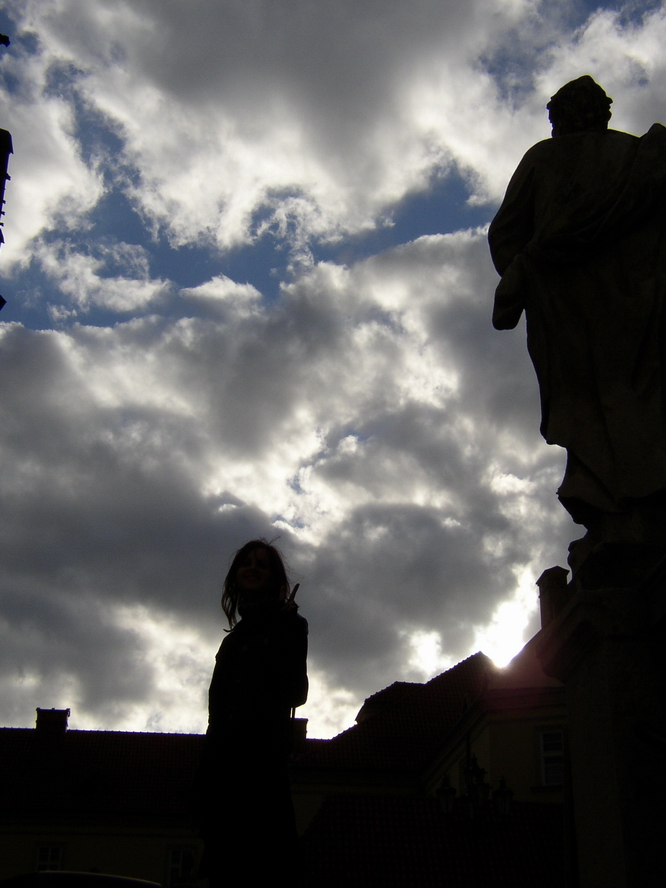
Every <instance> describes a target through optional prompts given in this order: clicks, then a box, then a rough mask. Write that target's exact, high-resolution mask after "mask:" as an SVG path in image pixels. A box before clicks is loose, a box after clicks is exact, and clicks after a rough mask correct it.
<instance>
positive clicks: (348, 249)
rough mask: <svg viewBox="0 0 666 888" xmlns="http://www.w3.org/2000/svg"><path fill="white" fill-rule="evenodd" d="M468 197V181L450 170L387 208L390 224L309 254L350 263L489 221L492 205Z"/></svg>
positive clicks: (343, 263)
mask: <svg viewBox="0 0 666 888" xmlns="http://www.w3.org/2000/svg"><path fill="white" fill-rule="evenodd" d="M470 196H471V191H470V188H469V184H468V182H467V181H466V179H465V178H464V176H463V175H462V174H461V173H460V172H458V171H457V170H453V171H452V172H450V173H449V174H448V175H447V176H446V177H443V178H435V179H434V180H433V181H432V182H431V184H430V186H429V187H428V188H427V189H426V190H424V191H420V192H418V193H413V194H408V195H406V196H405V197H404V198H403V199H402V200H401V201H400V203H398V204H397V205H396V206H395V207H393V209H392V210H390V212H389V219H390V224H387V225H383V226H378V227H376V228H374V229H372V230H371V231H367V232H362V233H361V234H358V235H355V236H354V237H350V238H347V239H346V240H344V241H340V242H336V243H323V244H317V245H315V246H314V247H313V255H314V256H315V258H316V259H317V260H319V261H322V260H327V261H331V262H335V263H337V264H342V265H350V264H352V263H354V262H358V261H359V260H362V259H366V258H368V257H369V256H374V255H376V254H377V253H381V252H384V251H385V250H388V249H390V248H391V247H396V246H399V245H400V244H406V243H410V242H411V241H414V240H416V239H417V238H419V237H423V236H424V235H428V234H450V233H451V232H454V231H460V230H463V229H468V228H477V227H479V226H482V225H485V224H486V223H487V222H490V220H491V219H492V217H493V215H494V210H495V209H496V207H495V206H494V205H478V204H473V203H470V201H469V199H470Z"/></svg>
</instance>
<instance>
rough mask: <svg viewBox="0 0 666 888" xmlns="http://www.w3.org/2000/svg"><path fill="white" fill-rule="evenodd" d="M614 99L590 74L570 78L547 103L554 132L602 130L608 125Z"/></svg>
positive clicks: (556, 133)
mask: <svg viewBox="0 0 666 888" xmlns="http://www.w3.org/2000/svg"><path fill="white" fill-rule="evenodd" d="M612 103H613V100H612V99H611V98H609V96H607V95H606V93H605V92H604V90H603V89H602V88H601V87H600V86H599V84H598V83H595V82H594V80H592V78H591V77H590V75H589V74H585V76H584V77H579V78H578V79H577V80H570V81H569V83H565V84H564V86H563V87H562V88H561V89H558V91H557V92H556V93H555V95H554V96H552V97H551V100H550V102H548V104H547V105H546V108H548V117H549V118H550V122H551V124H552V127H553V136H568V135H570V134H571V133H588V132H603V131H604V130H606V129H608V121H609V120H610V117H611V110H610V106H611V105H612Z"/></svg>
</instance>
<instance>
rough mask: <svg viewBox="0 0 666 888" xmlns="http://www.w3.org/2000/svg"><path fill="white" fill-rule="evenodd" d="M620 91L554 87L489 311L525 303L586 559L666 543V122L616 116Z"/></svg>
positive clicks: (500, 321)
mask: <svg viewBox="0 0 666 888" xmlns="http://www.w3.org/2000/svg"><path fill="white" fill-rule="evenodd" d="M611 103H612V99H610V98H609V97H608V96H607V95H606V93H605V92H604V90H603V89H602V88H601V87H600V86H599V85H598V84H597V83H595V82H594V80H593V79H592V78H591V77H589V76H585V77H580V78H578V79H577V80H573V81H571V82H570V83H567V84H566V85H565V86H563V87H562V88H561V89H560V90H559V91H558V92H557V93H556V94H555V95H554V96H553V97H552V98H551V100H550V102H549V103H548V105H547V107H548V110H549V116H550V121H551V124H552V136H553V137H552V138H551V139H547V140H545V141H543V142H539V143H538V144H536V145H534V147H532V148H531V149H530V150H529V151H528V152H527V154H526V155H525V157H524V158H523V159H522V161H521V162H520V165H519V166H518V169H517V170H516V172H515V173H514V175H513V177H512V179H511V181H510V183H509V186H508V189H507V192H506V196H505V198H504V201H503V203H502V205H501V207H500V209H499V211H498V213H497V215H496V216H495V219H494V220H493V222H492V224H491V226H490V231H489V235H488V238H489V242H490V251H491V255H492V259H493V262H494V264H495V268H496V269H497V271H498V272H499V274H500V275H501V276H502V280H501V281H500V284H499V286H498V287H497V292H496V295H495V306H494V312H493V325H494V326H495V327H496V328H497V329H498V330H505V329H511V328H513V327H515V326H516V324H517V323H518V320H519V318H520V316H521V314H522V312H523V310H524V311H525V315H526V320H527V345H528V350H529V353H530V356H531V358H532V362H533V364H534V367H535V370H536V374H537V378H538V382H539V389H540V395H541V414H542V418H541V433H542V435H543V436H544V438H545V439H546V441H547V442H548V443H549V444H559V445H560V446H561V447H565V448H566V450H567V468H566V473H565V476H564V480H563V481H562V485H561V486H560V488H559V490H558V496H559V499H560V501H561V503H562V504H563V505H564V507H565V508H566V509H567V510H568V511H569V513H570V514H571V516H572V518H573V520H574V521H575V522H576V523H578V524H583V525H585V527H586V528H587V530H588V533H587V536H586V538H585V541H581V542H585V543H586V544H585V546H584V547H583V549H584V552H583V549H579V555H578V557H579V560H580V558H581V556H582V557H586V556H587V553H588V552H590V551H592V550H593V549H595V548H596V549H598V548H599V546H600V544H601V545H606V544H620V545H626V544H628V545H630V546H634V545H639V546H640V547H645V546H648V547H649V548H651V549H652V551H653V552H655V553H656V552H657V550H658V551H659V553H660V554H663V552H664V551H666V378H665V376H666V200H665V199H664V198H665V196H666V128H664V127H663V126H661V124H654V126H652V127H651V129H650V130H649V132H648V133H647V134H646V135H644V136H643V137H642V138H637V137H636V136H632V135H629V134H628V133H623V132H617V131H615V130H610V129H608V121H609V119H610V116H611V112H610V105H611ZM574 545H575V544H574ZM572 556H573V549H572ZM570 560H571V561H572V566H574V568H575V564H574V562H573V560H572V559H570Z"/></svg>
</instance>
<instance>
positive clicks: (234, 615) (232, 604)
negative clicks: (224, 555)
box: [222, 539, 289, 629]
mask: <svg viewBox="0 0 666 888" xmlns="http://www.w3.org/2000/svg"><path fill="white" fill-rule="evenodd" d="M253 549H265V550H266V551H267V552H268V555H269V558H270V564H271V575H272V576H271V581H272V584H273V585H274V587H275V598H276V600H277V599H278V598H279V597H280V594H281V593H282V592H283V590H284V592H283V594H285V595H286V594H287V593H288V592H289V577H288V576H287V571H286V569H285V566H284V561H283V558H282V555H281V554H280V552H279V551H278V550H277V549H276V548H275V546H274V545H272V543H269V542H268V540H264V539H258V540H250V542H249V543H245V545H244V546H241V548H240V549H239V550H238V552H236V554H235V555H234V557H233V560H232V562H231V567H230V568H229V571H228V573H227V575H226V577H225V578H224V591H223V593H222V610H223V611H224V613H225V614H226V617H227V620H229V627H230V628H231V629H233V627H234V626H235V625H236V623H237V622H238V599H239V597H240V589H239V588H238V586H237V585H236V573H237V571H238V568H239V567H240V565H241V563H242V562H243V560H244V559H245V557H246V556H247V555H249V553H250V552H251V551H252V550H253Z"/></svg>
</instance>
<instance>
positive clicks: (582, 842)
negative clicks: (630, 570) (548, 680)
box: [537, 569, 666, 888]
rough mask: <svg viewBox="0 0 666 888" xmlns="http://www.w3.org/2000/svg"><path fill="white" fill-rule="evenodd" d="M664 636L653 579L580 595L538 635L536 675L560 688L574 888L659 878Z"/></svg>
mask: <svg viewBox="0 0 666 888" xmlns="http://www.w3.org/2000/svg"><path fill="white" fill-rule="evenodd" d="M665 628H666V569H660V570H659V571H658V572H656V573H655V574H654V575H653V576H652V577H651V578H650V579H649V580H648V581H646V582H644V583H643V584H641V585H640V586H638V587H633V588H631V587H625V588H606V589H595V590H593V591H590V590H587V589H579V590H578V591H576V592H575V593H574V594H573V595H572V596H571V598H570V599H569V601H568V602H566V603H565V604H564V606H563V609H562V610H561V612H560V613H559V614H558V615H557V616H554V617H553V618H552V619H551V621H550V622H549V623H548V624H547V625H546V626H545V627H544V628H543V629H542V632H541V636H540V639H539V642H538V645H537V656H538V657H539V659H540V661H541V665H542V667H543V669H544V671H545V672H546V673H547V674H548V675H551V676H554V677H556V678H558V679H559V680H560V681H562V682H563V683H564V685H565V688H566V699H567V707H568V717H569V728H568V741H569V742H568V747H569V757H570V772H571V786H572V801H573V815H574V827H575V835H576V843H577V857H578V876H579V883H578V884H579V886H580V888H601V886H603V888H630V886H631V888H634V886H635V888H638V886H641V888H645V886H647V885H654V884H660V883H661V881H662V880H663V879H664V878H666V834H665V829H664V825H665V822H666V809H665V807H664V806H665V803H666V795H665V792H666V706H665V703H666V700H665V697H666V693H665V681H664V680H665V678H666V676H665V673H666V668H665V666H666V642H665V641H664V629H665ZM655 879H656V881H655Z"/></svg>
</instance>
